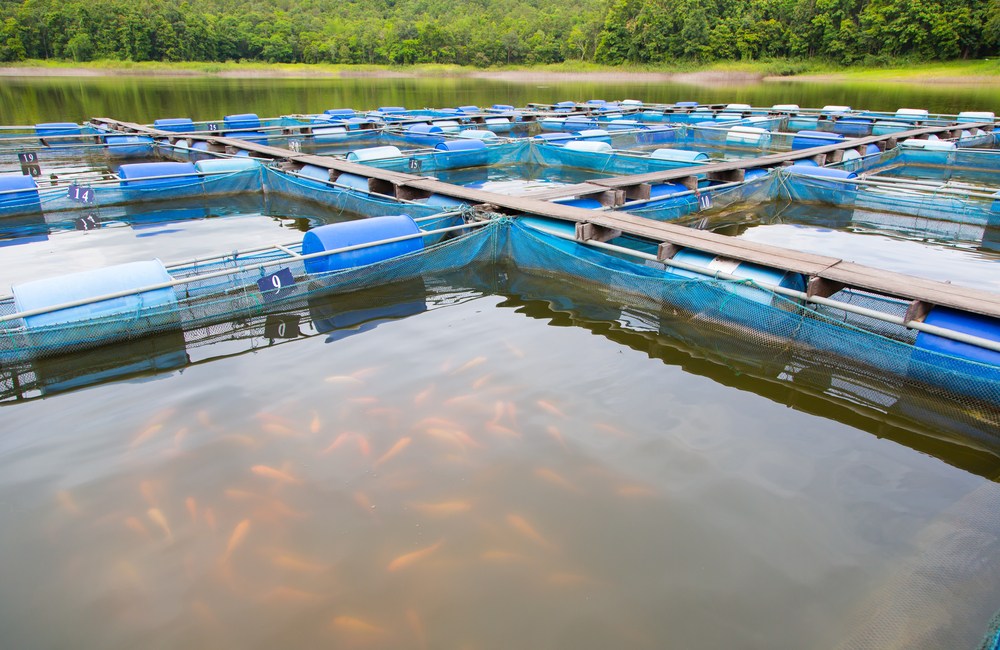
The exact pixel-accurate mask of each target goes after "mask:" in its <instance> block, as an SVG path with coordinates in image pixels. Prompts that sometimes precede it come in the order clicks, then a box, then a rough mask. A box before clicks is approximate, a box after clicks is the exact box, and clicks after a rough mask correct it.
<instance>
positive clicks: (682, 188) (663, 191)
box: [649, 183, 691, 200]
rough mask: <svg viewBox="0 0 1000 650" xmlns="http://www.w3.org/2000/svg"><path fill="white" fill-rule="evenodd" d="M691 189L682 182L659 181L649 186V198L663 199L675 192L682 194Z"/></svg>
mask: <svg viewBox="0 0 1000 650" xmlns="http://www.w3.org/2000/svg"><path fill="white" fill-rule="evenodd" d="M690 191H691V190H690V189H689V188H688V187H687V186H686V185H682V184H680V183H657V184H656V185H652V186H651V187H650V188H649V198H650V200H652V199H661V198H663V197H666V196H672V195H674V194H680V193H681V192H690Z"/></svg>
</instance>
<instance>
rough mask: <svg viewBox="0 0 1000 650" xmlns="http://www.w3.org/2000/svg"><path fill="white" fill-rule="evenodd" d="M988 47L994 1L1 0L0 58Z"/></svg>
mask: <svg viewBox="0 0 1000 650" xmlns="http://www.w3.org/2000/svg"><path fill="white" fill-rule="evenodd" d="M998 53H1000V0H968V1H959V0H458V1H457V2H447V3H446V2H440V1H438V0H337V1H332V0H246V1H237V0H186V1H184V2H172V1H163V2H159V1H151V0H92V1H88V2H81V1H78V0H69V1H56V0H25V1H24V2H10V1H7V0H0V61H18V60H22V59H61V60H72V61H90V60H95V59H110V60H123V61H262V62H272V63H296V62H302V63H341V64H390V65H406V64H414V63H454V64H460V65H471V66H479V67H486V66H492V65H509V64H544V63H557V62H561V61H566V60H578V61H588V62H596V63H604V64H612V65H618V64H652V65H656V64H661V63H670V62H674V61H677V60H682V61H685V60H691V61H702V62H709V61H717V60H755V59H769V58H784V57H787V58H820V59H825V60H830V61H834V62H837V63H844V64H851V63H856V62H863V63H875V64H877V63H880V62H884V61H888V60H891V59H895V58H900V57H906V58H910V59H921V60H931V59H936V60H945V59H956V58H978V57H984V56H996V55H997V54H998Z"/></svg>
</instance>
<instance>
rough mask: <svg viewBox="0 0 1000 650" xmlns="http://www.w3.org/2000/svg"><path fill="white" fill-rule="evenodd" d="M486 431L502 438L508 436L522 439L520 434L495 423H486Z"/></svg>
mask: <svg viewBox="0 0 1000 650" xmlns="http://www.w3.org/2000/svg"><path fill="white" fill-rule="evenodd" d="M486 430H487V431H489V432H490V433H495V434H498V435H501V436H506V437H508V438H520V437H521V434H520V433H519V432H517V431H514V430H513V429H509V428H507V427H505V426H501V425H499V424H496V423H494V422H487V423H486Z"/></svg>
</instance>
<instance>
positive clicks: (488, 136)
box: [457, 129, 497, 140]
mask: <svg viewBox="0 0 1000 650" xmlns="http://www.w3.org/2000/svg"><path fill="white" fill-rule="evenodd" d="M457 135H458V137H460V138H468V139H470V140H496V139H497V134H496V133H494V132H493V131H485V130H483V129H466V130H464V131H461V132H459V133H458V134H457Z"/></svg>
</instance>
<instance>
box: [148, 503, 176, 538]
mask: <svg viewBox="0 0 1000 650" xmlns="http://www.w3.org/2000/svg"><path fill="white" fill-rule="evenodd" d="M146 516H148V517H149V519H150V520H151V521H152V522H153V523H154V524H156V525H157V526H159V527H160V530H162V531H163V534H164V535H166V537H167V539H173V538H174V536H173V533H171V532H170V526H169V525H168V524H167V518H166V517H165V516H164V515H163V512H162V511H161V510H160V509H159V508H150V509H149V510H147V511H146Z"/></svg>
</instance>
